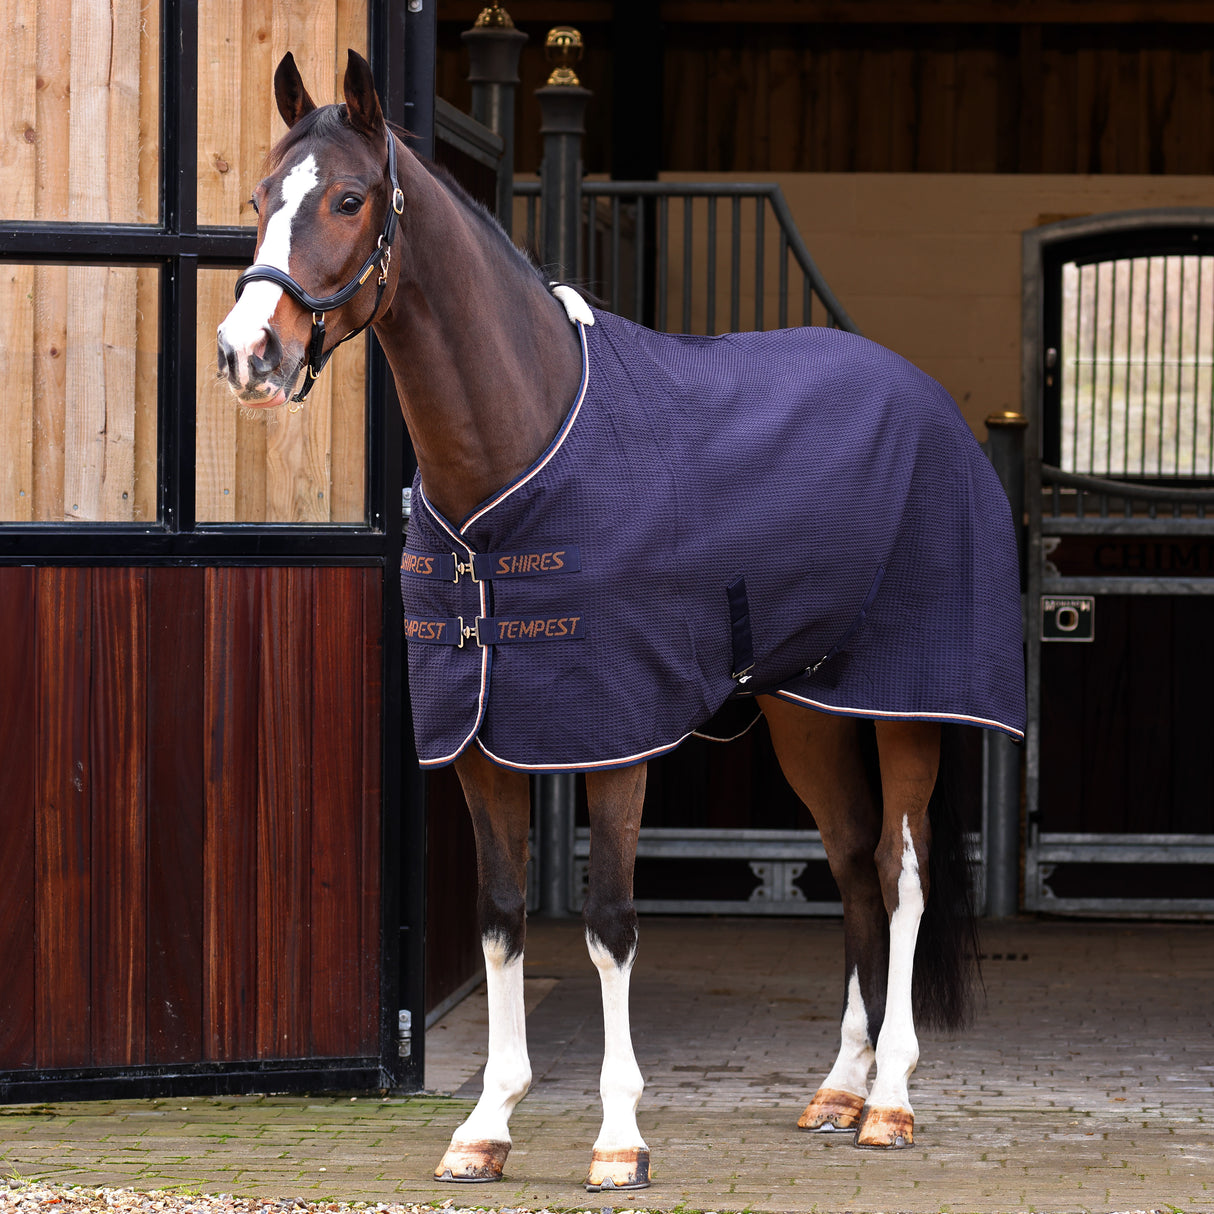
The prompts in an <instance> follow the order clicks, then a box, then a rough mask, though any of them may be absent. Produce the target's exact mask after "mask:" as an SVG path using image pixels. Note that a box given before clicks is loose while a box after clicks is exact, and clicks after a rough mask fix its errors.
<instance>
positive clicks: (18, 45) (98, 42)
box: [0, 0, 160, 223]
mask: <svg viewBox="0 0 1214 1214" xmlns="http://www.w3.org/2000/svg"><path fill="white" fill-rule="evenodd" d="M24 14H25V18H26V19H25V20H20V19H17V18H14V19H12V20H10V21H6V22H5V25H4V38H5V42H4V56H5V63H6V64H7V65H8V66H7V67H6V69H5V78H4V88H3V89H0V128H2V129H3V130H4V132H5V143H6V146H7V151H6V154H5V155H4V157H3V172H0V217H2V218H4V219H16V220H33V219H36V220H45V221H63V220H81V221H91V222H100V223H156V222H157V221H158V220H159V218H160V189H159V167H160V166H159V152H160V118H159V110H160V93H159V80H160V69H159V52H160V27H159V22H160V10H159V5H155V4H151V5H149V4H143V3H139V2H137V0H110V2H109V3H100V2H98V0H92V2H91V3H87V4H67V3H63V2H62V0H59V2H58V3H40V4H35V5H29V6H27V7H26V9H25V10H24ZM18 132H19V134H17V133H18ZM10 136H12V137H11V138H10Z"/></svg>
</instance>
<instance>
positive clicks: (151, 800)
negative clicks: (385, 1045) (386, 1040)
mask: <svg viewBox="0 0 1214 1214" xmlns="http://www.w3.org/2000/svg"><path fill="white" fill-rule="evenodd" d="M381 595H382V574H381V571H380V570H378V569H289V568H275V569H257V568H243V567H242V568H211V569H192V568H191V569H176V568H121V569H111V568H106V569H76V568H70V569H65V568H45V567H44V568H37V569H35V568H14V567H9V568H0V630H2V631H3V633H4V635H5V636H6V638H8V643H6V644H5V645H4V646H3V647H0V687H3V688H4V689H5V693H4V695H3V696H2V697H0V736H2V737H3V738H4V739H5V761H4V763H3V764H0V804H2V805H3V806H4V812H3V813H2V814H0V855H3V856H4V864H5V876H4V880H3V881H2V882H0V973H2V974H4V976H5V977H4V983H3V986H2V987H0V1070H6V1069H8V1070H12V1069H21V1068H38V1069H44V1068H60V1067H77V1066H115V1065H124V1064H141V1063H158V1062H193V1061H204V1060H238V1059H261V1058H294V1057H310V1058H317V1057H358V1056H361V1057H366V1056H370V1055H375V1054H377V1053H378V1024H377V1020H378V1007H379V952H380V948H379V940H380V927H379V887H380V877H379V873H380V859H379V838H380V836H379V813H380V793H379V772H380V702H381V687H380V669H381V653H380V650H381V628H380V618H381V617H380V611H381V606H380V604H381ZM313 975H316V977H317V980H316V981H315V982H314V981H313V980H312V979H313Z"/></svg>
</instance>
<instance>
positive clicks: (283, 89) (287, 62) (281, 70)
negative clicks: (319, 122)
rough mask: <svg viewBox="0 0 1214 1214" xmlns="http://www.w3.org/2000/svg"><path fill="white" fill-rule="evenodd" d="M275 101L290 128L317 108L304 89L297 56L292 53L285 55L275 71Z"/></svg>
mask: <svg viewBox="0 0 1214 1214" xmlns="http://www.w3.org/2000/svg"><path fill="white" fill-rule="evenodd" d="M274 100H275V101H276V102H278V112H279V113H280V114H281V115H282V120H283V122H285V123H286V124H287V126H288V127H292V126H294V125H295V124H296V123H297V122H298V121H299V120H300V119H301V118H302V117H303V116H304V115H305V114H310V113H311V112H312V111H313V110H314V109H315V108H316V102H315V101H313V100H312V98H311V97H309V96H308V90H307V89H306V88H304V83H303V79H302V77H301V76H300V74H299V68H298V67H296V66H295V56H294V55H292V54H291V52H290V51H287V53H286V54H285V55H283V57H282V60H281V61H280V62H279V64H278V67H277V68H276V69H275V71H274Z"/></svg>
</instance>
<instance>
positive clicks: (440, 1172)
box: [434, 1142, 510, 1184]
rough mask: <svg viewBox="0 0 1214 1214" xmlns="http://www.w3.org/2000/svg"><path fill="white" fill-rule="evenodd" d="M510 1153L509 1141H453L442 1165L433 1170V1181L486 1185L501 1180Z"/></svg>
mask: <svg viewBox="0 0 1214 1214" xmlns="http://www.w3.org/2000/svg"><path fill="white" fill-rule="evenodd" d="M509 1154H510V1144H509V1143H508V1142H460V1143H454V1142H453V1143H452V1144H451V1145H450V1146H449V1147H448V1148H447V1153H446V1154H445V1155H444V1156H443V1160H442V1163H440V1164H439V1165H438V1167H437V1168H435V1169H434V1179H435V1180H444V1181H448V1182H451V1183H455V1184H485V1183H486V1182H488V1181H491V1180H501V1178H502V1168H503V1166H504V1165H505V1163H506V1156H507V1155H509Z"/></svg>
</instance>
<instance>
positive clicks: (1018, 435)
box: [982, 409, 1028, 919]
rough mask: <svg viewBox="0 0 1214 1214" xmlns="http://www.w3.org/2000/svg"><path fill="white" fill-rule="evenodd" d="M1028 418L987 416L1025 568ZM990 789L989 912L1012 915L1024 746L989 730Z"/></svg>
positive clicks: (986, 831)
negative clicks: (1021, 747)
mask: <svg viewBox="0 0 1214 1214" xmlns="http://www.w3.org/2000/svg"><path fill="white" fill-rule="evenodd" d="M1027 427H1028V419H1027V418H1026V417H1025V416H1024V415H1023V414H1022V413H1017V412H1015V411H1014V410H1010V409H1007V410H1004V411H1002V412H999V413H992V414H991V415H990V416H989V417H988V418H987V419H986V431H987V441H986V453H987V455H988V456H989V458H990V461H991V463H992V464H993V465H994V467H995V471H996V472H997V473H998V474H999V479H1000V481H1001V482H1002V483H1003V489H1004V492H1005V493H1006V494H1007V498H1008V502H1009V504H1010V505H1011V508H1012V526H1013V527H1015V529H1016V551H1017V553H1018V554H1019V557H1020V568H1021V571H1022V575H1023V571H1024V569H1025V559H1024V556H1025V542H1024V540H1025V528H1024V500H1025V489H1024V465H1025V456H1024V447H1025V441H1024V440H1025V431H1026V429H1027ZM982 746H983V767H984V768H985V771H986V791H985V796H984V797H983V813H982V847H983V860H984V862H985V871H986V906H985V908H984V910H985V913H986V914H987V915H988V916H989V917H990V918H992V919H1007V918H1010V917H1011V916H1013V915H1015V914H1017V912H1018V911H1019V909H1020V849H1021V843H1022V841H1023V839H1022V828H1021V823H1020V796H1021V786H1020V784H1021V773H1020V767H1021V755H1020V748H1019V747H1018V746H1017V745H1016V744H1015V743H1014V742H1013V741H1012V740H1011V738H1009V737H1008V736H1007V735H1006V734H1002V733H995V732H994V731H993V730H984V731H983V738H982Z"/></svg>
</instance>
